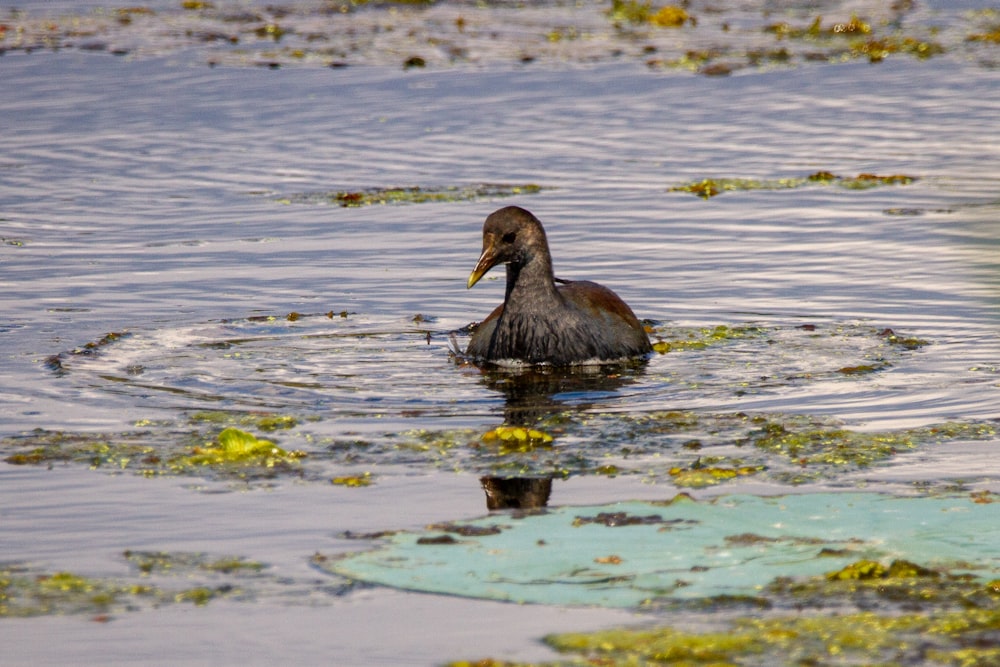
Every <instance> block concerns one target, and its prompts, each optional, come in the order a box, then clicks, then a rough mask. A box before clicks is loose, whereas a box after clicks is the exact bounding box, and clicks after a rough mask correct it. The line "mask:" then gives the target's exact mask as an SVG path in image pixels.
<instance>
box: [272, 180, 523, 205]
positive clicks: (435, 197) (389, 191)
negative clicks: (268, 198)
mask: <svg viewBox="0 0 1000 667" xmlns="http://www.w3.org/2000/svg"><path fill="white" fill-rule="evenodd" d="M541 191H542V187H541V186H539V185H533V184H527V185H507V184H502V183H483V184H480V185H468V186H448V187H443V188H436V189H435V188H422V187H407V188H370V189H367V190H356V191H351V192H345V191H338V192H309V193H303V194H292V195H286V196H283V197H280V198H278V200H277V201H278V202H279V203H282V204H336V205H338V206H343V207H346V208H355V207H359V206H373V205H376V204H426V203H429V202H458V201H472V200H475V199H492V198H497V197H514V196H517V195H532V194H536V193H538V192H541Z"/></svg>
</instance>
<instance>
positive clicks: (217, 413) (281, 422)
mask: <svg viewBox="0 0 1000 667" xmlns="http://www.w3.org/2000/svg"><path fill="white" fill-rule="evenodd" d="M188 420H189V421H190V422H191V423H192V424H199V423H205V424H221V425H226V426H240V427H243V428H247V427H251V428H257V429H260V430H261V431H278V430H285V429H290V428H295V427H296V426H297V425H298V424H299V418H298V417H295V416H294V415H279V414H272V413H260V414H243V413H238V412H226V411H222V410H201V411H199V412H195V413H194V414H192V415H190V416H189V417H188Z"/></svg>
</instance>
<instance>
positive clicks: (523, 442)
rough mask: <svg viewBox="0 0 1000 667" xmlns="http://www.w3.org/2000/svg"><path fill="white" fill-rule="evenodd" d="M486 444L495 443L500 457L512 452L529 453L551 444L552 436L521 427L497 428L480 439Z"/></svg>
mask: <svg viewBox="0 0 1000 667" xmlns="http://www.w3.org/2000/svg"><path fill="white" fill-rule="evenodd" d="M480 439H481V440H482V441H483V442H484V443H486V444H492V443H496V446H497V452H498V453H499V454H500V455H501V456H502V455H505V454H510V453H513V452H530V451H533V450H534V449H535V448H537V447H544V446H546V445H548V444H550V443H551V442H552V436H551V435H549V434H548V433H545V432H543V431H539V430H537V429H533V428H524V427H522V426H497V427H496V428H495V429H493V430H492V431H487V432H486V433H484V434H483V435H482V436H481V438H480Z"/></svg>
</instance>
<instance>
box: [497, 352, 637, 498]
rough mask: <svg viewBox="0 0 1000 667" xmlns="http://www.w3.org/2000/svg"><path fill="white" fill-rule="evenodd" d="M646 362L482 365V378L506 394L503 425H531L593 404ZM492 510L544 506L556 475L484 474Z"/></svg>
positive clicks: (626, 382)
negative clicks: (499, 475)
mask: <svg viewBox="0 0 1000 667" xmlns="http://www.w3.org/2000/svg"><path fill="white" fill-rule="evenodd" d="M644 370H645V362H644V361H641V360H636V361H631V362H628V363H623V364H614V365H600V366H571V367H546V366H534V367H525V368H519V369H497V368H488V369H481V372H482V379H481V381H482V383H483V384H484V385H485V386H486V387H488V388H489V389H492V390H494V391H497V392H500V393H501V394H503V396H504V399H505V405H504V425H506V426H522V427H532V426H534V425H536V424H538V423H539V422H541V421H543V420H544V419H546V418H547V417H550V416H552V415H556V414H559V413H561V412H565V411H566V410H569V409H573V410H580V411H583V410H588V409H590V408H592V407H593V406H594V405H597V404H599V403H600V402H601V400H602V399H605V398H607V397H608V396H609V395H613V394H616V393H617V392H618V391H619V390H621V388H622V387H625V386H627V385H630V384H632V383H634V382H636V380H637V379H638V378H639V377H641V375H642V373H643V372H644ZM479 481H480V484H482V487H483V491H484V492H485V493H486V507H487V509H489V510H491V511H492V510H503V509H516V510H533V509H540V508H543V507H545V506H546V505H547V504H548V502H549V496H550V495H551V493H552V477H496V476H486V477H482V478H480V480H479Z"/></svg>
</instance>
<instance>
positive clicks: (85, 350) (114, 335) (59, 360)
mask: <svg viewBox="0 0 1000 667" xmlns="http://www.w3.org/2000/svg"><path fill="white" fill-rule="evenodd" d="M129 336H131V334H130V333H129V332H127V331H112V332H111V333H108V334H105V335H104V336H102V337H101V338H99V339H97V340H95V341H91V342H89V343H86V344H85V345H82V346H80V347H77V348H74V349H72V350H69V351H66V352H60V353H59V354H54V355H51V356H49V357H47V358H46V359H45V367H46V368H48V369H49V370H51V371H53V372H55V373H56V374H59V375H61V374H63V373H64V372H65V370H66V367H65V364H66V361H67V360H69V359H71V358H72V357H92V356H96V355H98V354H100V353H101V352H102V351H103V350H104V348H106V347H108V346H109V345H112V344H114V343H117V342H118V341H121V340H124V339H126V338H128V337H129Z"/></svg>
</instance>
